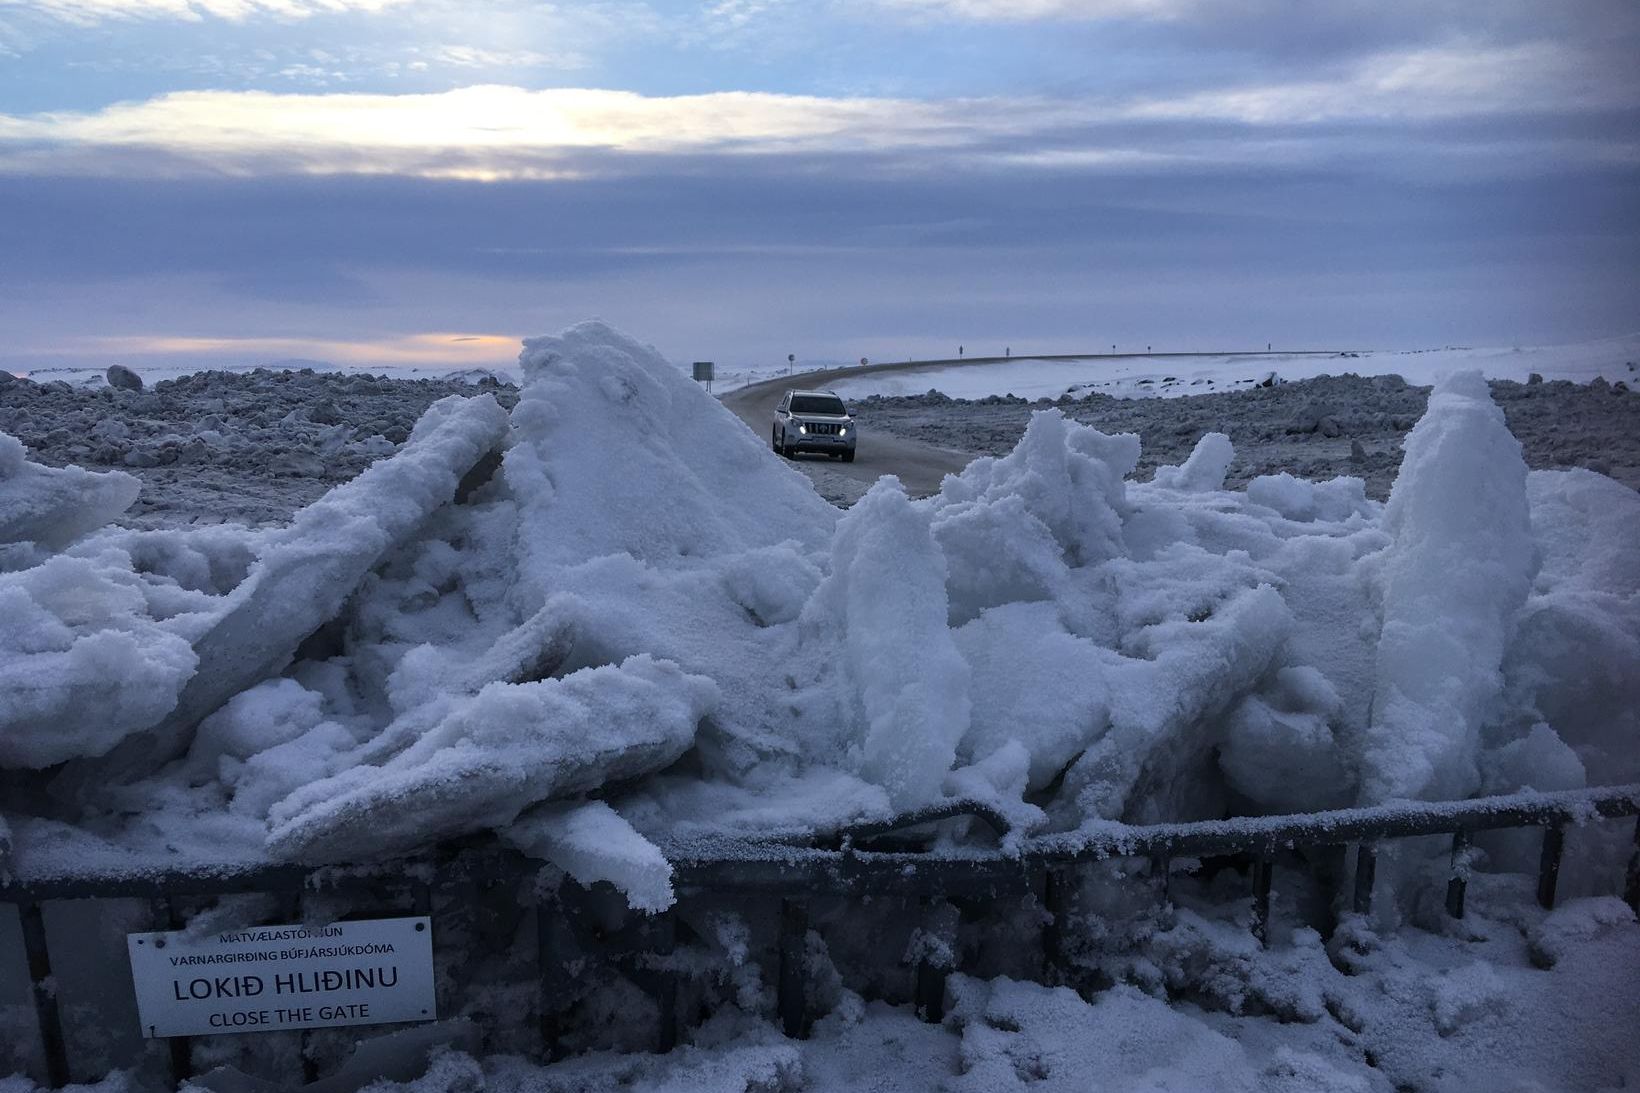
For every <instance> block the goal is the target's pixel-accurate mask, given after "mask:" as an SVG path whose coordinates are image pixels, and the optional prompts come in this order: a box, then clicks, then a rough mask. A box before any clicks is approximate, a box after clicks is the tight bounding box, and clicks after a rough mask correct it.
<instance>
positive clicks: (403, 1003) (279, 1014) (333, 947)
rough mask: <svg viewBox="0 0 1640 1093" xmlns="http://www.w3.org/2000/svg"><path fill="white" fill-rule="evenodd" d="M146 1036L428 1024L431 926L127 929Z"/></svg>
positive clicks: (387, 922) (380, 921) (381, 922)
mask: <svg viewBox="0 0 1640 1093" xmlns="http://www.w3.org/2000/svg"><path fill="white" fill-rule="evenodd" d="M126 946H127V947H128V948H129V949H130V951H131V979H132V982H133V983H134V984H135V985H136V989H137V1011H138V1013H139V1014H141V1017H142V1030H143V1034H144V1035H146V1036H150V1037H159V1036H210V1035H215V1034H217V1033H223V1032H272V1031H275V1030H277V1029H290V1028H326V1027H331V1026H336V1025H380V1024H385V1023H387V1022H390V1021H431V1020H433V1019H434V1018H435V1017H436V1016H437V1015H436V1013H435V1012H434V1006H433V925H432V922H431V920H429V919H428V918H426V917H425V916H422V917H414V918H377V919H361V920H359V921H357V922H335V923H332V924H330V925H329V926H256V927H252V928H250V929H245V930H229V931H226V932H224V933H220V934H207V935H205V936H204V937H188V936H187V935H185V934H181V933H150V934H128V935H126Z"/></svg>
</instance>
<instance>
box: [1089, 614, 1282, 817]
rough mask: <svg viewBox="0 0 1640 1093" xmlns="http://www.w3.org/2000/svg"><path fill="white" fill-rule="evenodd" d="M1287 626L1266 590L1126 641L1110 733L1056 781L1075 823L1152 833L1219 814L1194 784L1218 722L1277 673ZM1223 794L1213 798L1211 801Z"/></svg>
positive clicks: (1113, 685) (1113, 691) (1116, 670)
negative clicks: (1171, 823)
mask: <svg viewBox="0 0 1640 1093" xmlns="http://www.w3.org/2000/svg"><path fill="white" fill-rule="evenodd" d="M1292 627H1293V616H1292V612H1291V611H1290V610H1289V609H1288V608H1287V605H1286V604H1285V603H1284V602H1283V601H1282V598H1281V594H1280V593H1279V592H1277V591H1276V590H1275V589H1274V588H1271V587H1269V586H1268V585H1265V586H1261V587H1258V588H1254V589H1249V590H1245V591H1242V592H1239V593H1236V594H1233V595H1232V596H1231V598H1230V599H1228V600H1227V601H1226V602H1224V603H1223V604H1221V605H1219V606H1218V607H1217V608H1216V609H1215V610H1214V612H1213V614H1212V615H1211V616H1210V617H1208V618H1205V619H1201V620H1200V621H1192V620H1189V619H1184V620H1179V619H1168V620H1165V621H1162V622H1159V623H1156V624H1155V625H1151V626H1147V627H1144V628H1143V629H1142V630H1140V631H1139V632H1137V633H1136V634H1134V635H1133V636H1132V637H1131V638H1130V639H1129V641H1128V649H1127V652H1128V653H1129V654H1130V655H1129V656H1126V657H1124V658H1123V659H1122V660H1121V661H1120V662H1118V663H1116V664H1114V665H1112V666H1111V668H1110V669H1109V671H1108V672H1107V674H1106V680H1107V683H1108V685H1109V687H1110V720H1111V727H1110V730H1109V731H1108V732H1106V733H1105V734H1104V735H1103V736H1101V737H1100V738H1099V739H1098V740H1097V741H1095V742H1094V743H1093V744H1092V746H1090V747H1089V748H1088V749H1087V750H1086V751H1085V752H1083V753H1082V756H1081V758H1079V759H1078V760H1077V761H1076V763H1075V764H1074V765H1073V766H1072V767H1071V769H1070V770H1069V771H1068V772H1067V774H1066V776H1065V785H1064V790H1063V791H1062V793H1061V797H1062V798H1064V797H1071V798H1073V799H1074V802H1075V808H1076V815H1077V818H1083V817H1089V818H1092V817H1098V818H1105V819H1117V818H1120V819H1125V820H1128V821H1129V822H1135V823H1151V822H1157V821H1159V820H1163V819H1201V818H1203V813H1204V812H1205V811H1207V810H1210V809H1213V808H1218V807H1222V805H1218V804H1216V803H1215V802H1214V801H1213V799H1212V796H1211V794H1210V792H1208V791H1209V790H1210V789H1211V788H1212V787H1211V786H1208V785H1204V784H1203V782H1202V781H1201V779H1202V777H1203V773H1202V770H1201V764H1202V763H1203V762H1204V761H1206V760H1207V757H1209V756H1211V754H1212V749H1213V747H1214V745H1215V744H1216V743H1217V739H1218V727H1217V724H1216V722H1217V717H1218V715H1219V714H1221V713H1222V712H1223V711H1224V710H1225V709H1227V708H1228V707H1229V706H1231V705H1232V704H1234V703H1235V702H1236V701H1237V700H1238V699H1239V698H1241V697H1242V696H1244V695H1247V694H1249V693H1251V692H1252V691H1253V690H1254V689H1255V688H1256V687H1257V685H1258V683H1259V681H1260V680H1261V679H1263V678H1264V676H1265V675H1266V674H1267V673H1268V672H1269V671H1270V670H1271V668H1272V667H1273V666H1274V665H1275V664H1276V663H1277V657H1278V656H1279V655H1280V653H1281V651H1282V649H1283V647H1284V645H1285V643H1286V641H1287V638H1288V636H1289V635H1290V634H1291V633H1292ZM1220 792H1221V793H1222V790H1221V791H1220Z"/></svg>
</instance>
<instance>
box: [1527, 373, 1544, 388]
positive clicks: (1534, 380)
mask: <svg viewBox="0 0 1640 1093" xmlns="http://www.w3.org/2000/svg"><path fill="white" fill-rule="evenodd" d="M1526 382H1527V383H1528V384H1530V385H1534V386H1535V385H1537V384H1539V383H1542V382H1543V377H1542V376H1540V375H1538V374H1537V373H1536V372H1530V373H1527V376H1526Z"/></svg>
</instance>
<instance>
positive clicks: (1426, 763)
mask: <svg viewBox="0 0 1640 1093" xmlns="http://www.w3.org/2000/svg"><path fill="white" fill-rule="evenodd" d="M1384 528H1385V530H1386V531H1387V532H1388V533H1389V534H1390V535H1391V536H1392V537H1393V539H1394V544H1393V545H1392V546H1391V547H1390V548H1389V549H1388V551H1387V552H1386V554H1385V556H1384V557H1383V559H1382V560H1381V563H1380V564H1381V565H1382V589H1383V605H1384V606H1383V611H1384V625H1383V631H1382V633H1381V634H1380V636H1379V640H1378V651H1377V672H1376V675H1377V685H1376V688H1375V691H1374V695H1373V707H1372V708H1373V716H1372V722H1371V724H1370V725H1369V727H1368V729H1367V732H1366V738H1365V742H1364V753H1363V756H1362V797H1363V799H1364V800H1365V801H1367V802H1375V801H1382V800H1386V799H1391V798H1402V797H1427V798H1434V799H1450V798H1455V797H1463V796H1466V795H1468V794H1470V793H1472V792H1473V791H1474V790H1475V789H1476V788H1477V787H1478V786H1479V784H1480V773H1479V770H1478V767H1477V760H1478V757H1479V747H1480V745H1479V740H1480V729H1481V725H1482V721H1483V719H1484V718H1485V717H1486V715H1487V712H1488V707H1489V706H1490V704H1491V703H1492V702H1494V701H1495V700H1496V699H1497V697H1498V694H1499V692H1500V690H1501V686H1502V678H1501V675H1500V671H1499V669H1500V666H1501V664H1502V661H1503V654H1504V648H1505V642H1506V641H1507V638H1508V636H1509V630H1510V626H1511V624H1512V622H1513V620H1514V616H1515V614H1516V612H1517V611H1518V610H1519V609H1520V607H1521V605H1522V604H1523V603H1525V601H1526V595H1527V592H1528V591H1529V589H1530V587H1531V582H1532V576H1533V573H1534V571H1535V570H1536V568H1537V554H1536V549H1535V547H1534V545H1533V542H1532V530H1531V523H1530V520H1529V517H1528V511H1527V503H1526V463H1525V461H1524V460H1523V459H1522V458H1521V449H1520V442H1519V441H1517V440H1516V439H1515V438H1514V437H1513V436H1511V435H1510V433H1509V429H1508V427H1507V426H1506V425H1505V424H1504V418H1503V412H1502V411H1501V410H1499V409H1498V408H1497V407H1496V406H1494V405H1493V404H1492V400H1491V396H1490V395H1489V393H1488V391H1487V387H1486V381H1485V380H1483V379H1482V378H1481V376H1480V374H1479V373H1477V372H1463V373H1458V374H1457V375H1454V376H1452V377H1450V378H1448V379H1446V380H1443V381H1442V382H1441V383H1439V384H1437V385H1436V387H1435V391H1434V393H1433V394H1432V395H1431V396H1430V399H1429V409H1428V410H1427V411H1426V412H1425V414H1424V416H1423V418H1422V419H1421V420H1420V421H1419V422H1418V424H1417V426H1415V427H1414V428H1413V430H1412V432H1411V433H1410V434H1408V436H1407V439H1406V456H1405V458H1404V459H1403V460H1402V463H1401V471H1400V474H1399V475H1398V477H1397V478H1396V480H1395V487H1394V489H1393V491H1392V492H1391V493H1390V499H1389V503H1388V504H1387V505H1386V506H1385V509H1384Z"/></svg>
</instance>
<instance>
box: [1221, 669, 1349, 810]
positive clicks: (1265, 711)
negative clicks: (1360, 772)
mask: <svg viewBox="0 0 1640 1093" xmlns="http://www.w3.org/2000/svg"><path fill="white" fill-rule="evenodd" d="M1342 708H1343V703H1342V701H1341V700H1340V699H1339V696H1338V692H1337V691H1335V690H1334V689H1333V686H1332V684H1331V683H1330V682H1329V681H1328V680H1327V677H1326V676H1324V675H1322V674H1321V673H1320V672H1318V671H1316V670H1315V669H1314V668H1311V667H1302V666H1298V667H1288V668H1282V669H1280V670H1279V671H1277V672H1276V683H1275V686H1274V687H1272V688H1271V689H1270V690H1269V691H1268V692H1261V693H1260V694H1256V695H1249V696H1248V697H1247V698H1245V699H1243V700H1242V702H1241V703H1240V704H1239V705H1238V706H1237V707H1236V708H1235V709H1234V710H1232V711H1231V712H1230V716H1229V717H1228V718H1227V719H1226V721H1225V733H1224V742H1223V744H1222V745H1220V748H1219V766H1220V767H1221V768H1223V770H1224V773H1225V776H1226V777H1227V778H1228V779H1229V783H1230V786H1231V788H1233V789H1235V790H1236V792H1238V793H1240V794H1242V795H1243V796H1245V797H1247V798H1248V799H1249V800H1252V801H1256V802H1258V804H1259V805H1260V806H1262V807H1265V808H1269V809H1272V810H1276V811H1282V812H1308V811H1314V810H1316V809H1321V808H1336V807H1340V806H1342V805H1344V804H1345V803H1347V802H1346V794H1347V793H1348V791H1349V790H1350V789H1351V788H1352V778H1351V772H1350V771H1349V770H1348V768H1347V767H1346V765H1345V761H1344V756H1343V753H1342V752H1341V750H1340V749H1339V746H1338V743H1337V740H1336V739H1335V738H1334V734H1333V729H1332V724H1333V722H1334V720H1335V719H1336V718H1337V717H1338V715H1339V714H1340V713H1341V712H1342Z"/></svg>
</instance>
